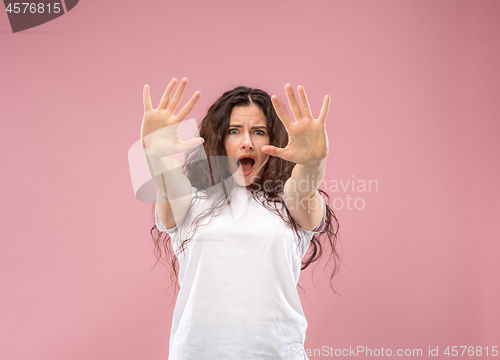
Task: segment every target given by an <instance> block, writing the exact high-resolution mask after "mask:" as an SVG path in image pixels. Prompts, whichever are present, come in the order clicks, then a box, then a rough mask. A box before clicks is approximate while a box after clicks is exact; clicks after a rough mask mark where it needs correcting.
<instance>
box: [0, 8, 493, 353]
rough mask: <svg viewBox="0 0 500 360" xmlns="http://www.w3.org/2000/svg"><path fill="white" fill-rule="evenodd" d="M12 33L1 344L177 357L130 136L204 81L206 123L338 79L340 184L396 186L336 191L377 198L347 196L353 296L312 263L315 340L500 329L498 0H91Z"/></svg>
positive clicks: (5, 127)
mask: <svg viewBox="0 0 500 360" xmlns="http://www.w3.org/2000/svg"><path fill="white" fill-rule="evenodd" d="M0 48H1V55H0V58H1V65H2V71H1V73H2V75H1V81H0V94H1V107H0V118H1V122H0V144H1V147H2V148H1V152H0V160H1V164H2V176H1V180H0V181H1V188H2V190H3V194H2V201H1V214H0V215H1V217H0V219H1V220H0V221H1V252H0V270H1V271H0V274H1V275H0V289H1V290H0V291H1V296H0V311H1V313H0V327H1V328H0V339H1V341H0V358H2V359H16V360H24V359H38V360H45V359H47V360H49V359H50V360H66V359H71V360H79V359H81V360H87V359H98V360H101V359H102V360H104V359H120V360H128V359H130V360H136V359H148V360H159V359H166V358H167V355H168V338H169V335H170V325H171V316H172V312H173V305H171V302H172V300H173V299H172V295H171V293H170V290H169V289H167V284H168V270H167V269H166V268H165V267H157V268H155V269H154V270H151V267H152V265H153V264H154V261H155V257H154V254H153V246H152V241H151V240H150V235H149V229H150V227H151V226H152V221H153V220H152V215H151V204H146V203H141V202H139V201H137V200H136V199H135V197H134V193H133V189H132V184H131V180H130V174H129V169H128V163H127V159H128V156H127V152H128V149H129V147H130V146H131V145H132V144H133V143H134V142H135V141H137V140H138V139H139V131H140V125H141V121H142V114H143V105H142V87H143V85H144V84H146V83H148V84H150V86H151V91H152V99H153V104H154V106H157V104H158V101H159V99H160V97H161V95H162V93H163V91H164V89H165V87H166V85H167V84H168V81H169V80H170V79H171V78H172V77H177V78H178V79H180V78H182V77H183V76H186V77H187V78H188V79H189V80H190V82H189V84H188V92H189V95H188V96H190V95H191V94H192V93H193V92H194V91H196V90H199V91H201V94H202V96H201V99H200V101H199V103H198V104H197V106H196V108H195V109H194V111H193V112H192V113H191V114H190V115H191V116H192V117H195V118H196V119H197V120H201V118H202V117H203V115H204V113H205V112H206V110H207V107H208V105H209V104H210V103H211V102H212V101H214V100H215V99H216V98H217V97H218V96H219V95H220V94H221V93H222V92H223V91H224V90H227V89H230V88H231V87H233V86H235V85H239V84H247V85H250V86H255V87H261V88H263V89H264V90H267V91H268V92H270V93H271V94H276V95H278V96H279V97H280V98H281V99H285V96H284V90H283V86H284V85H285V83H287V82H290V83H291V84H292V85H293V86H294V87H295V88H296V87H297V85H299V84H301V85H304V87H305V89H306V91H307V92H308V96H309V99H310V101H311V106H312V109H313V114H316V115H317V114H319V109H320V107H321V103H322V100H323V96H324V95H326V94H329V95H330V96H331V97H332V107H331V110H330V113H329V115H328V120H327V121H328V134H329V140H330V155H329V163H328V173H327V180H328V181H332V180H339V181H340V180H343V181H344V183H345V182H346V181H347V180H352V179H353V176H354V179H356V180H358V179H363V180H377V181H378V184H379V188H378V191H374V190H373V189H372V192H367V193H360V192H352V191H351V190H352V189H349V190H347V191H346V192H344V191H340V192H332V193H330V196H331V197H332V199H333V198H336V197H342V198H345V197H346V196H347V195H350V196H351V197H353V198H356V197H362V198H363V199H364V200H365V204H366V205H365V207H364V209H362V210H356V209H353V210H349V209H347V208H345V207H344V208H343V209H338V210H337V215H338V217H339V219H340V222H341V237H342V244H343V250H344V262H345V264H346V267H343V268H342V270H341V274H340V275H339V276H338V277H337V278H336V283H335V284H336V286H337V289H338V291H339V292H340V293H342V296H337V295H335V294H334V293H333V292H332V291H331V290H329V288H328V283H327V281H328V276H329V271H323V270H322V266H321V264H320V266H317V267H316V269H315V271H314V283H313V281H312V275H313V272H312V268H309V269H307V270H306V271H304V272H303V273H302V275H301V279H300V282H299V283H300V284H301V285H302V286H303V287H304V288H305V290H306V293H305V294H303V293H302V292H301V293H300V294H301V298H302V305H303V308H304V312H305V314H306V317H307V319H308V323H309V329H308V333H307V339H306V344H305V345H306V346H305V347H306V348H308V349H314V348H321V347H323V346H328V347H333V348H334V349H344V348H349V346H351V347H355V346H368V347H369V348H371V349H380V348H382V347H383V348H384V349H387V348H390V349H392V350H393V352H395V351H396V350H397V349H423V351H424V353H423V354H424V356H423V358H426V357H427V356H426V355H427V351H428V348H429V346H430V347H432V348H435V347H436V346H439V352H440V356H439V357H442V358H448V357H447V356H445V355H443V354H442V352H443V351H444V349H445V348H446V346H453V345H456V346H466V345H467V346H482V347H486V346H488V347H489V349H491V347H492V346H495V345H496V346H499V345H500V308H499V306H498V304H499V300H500V290H499V283H500V273H499V267H500V266H499V265H498V255H499V250H500V245H499V241H498V240H499V231H498V229H497V227H496V225H497V223H498V215H499V213H500V212H499V210H500V209H499V202H500V196H499V195H500V192H499V188H498V185H499V183H500V169H499V166H498V165H499V154H500V151H499V150H500V149H499V147H500V146H499V143H498V138H499V130H500V124H499V122H498V120H499V108H498V104H497V103H496V101H498V99H499V97H500V88H499V84H500V70H499V63H500V3H499V2H498V1H456V0H453V1H422V0H419V1H399V0H397V1H307V2H306V1H274V2H273V1H251V2H250V1H247V2H240V1H212V2H204V1H113V2H108V1H97V0H92V1H91V0H87V1H81V2H80V3H79V4H78V5H77V6H76V7H75V8H74V9H73V10H72V11H70V12H69V13H68V14H66V15H64V16H62V17H60V18H58V19H56V20H54V21H52V22H49V23H47V24H44V25H41V26H39V27H37V28H34V29H31V30H27V31H24V32H21V33H18V34H12V33H11V31H10V26H9V24H8V20H7V15H6V13H4V12H2V14H0ZM188 96H185V98H184V100H183V103H184V102H185V101H186V100H187V98H188ZM338 204H339V202H337V205H338ZM358 204H359V203H358ZM484 352H485V350H484V349H483V354H484ZM490 355H491V354H490ZM499 356H500V355H499ZM360 357H363V356H360ZM465 357H467V356H465ZM490 357H491V356H490ZM311 358H312V359H315V358H316V359H319V358H328V357H324V356H323V357H320V356H313V357H311Z"/></svg>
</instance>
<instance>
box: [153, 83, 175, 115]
mask: <svg viewBox="0 0 500 360" xmlns="http://www.w3.org/2000/svg"><path fill="white" fill-rule="evenodd" d="M175 85H177V79H176V78H173V79H172V80H170V83H169V84H168V86H167V88H166V89H165V92H164V93H163V96H162V97H161V100H160V105H158V109H160V110H165V109H166V108H167V104H168V102H169V101H170V95H171V94H172V91H173V90H174V88H175Z"/></svg>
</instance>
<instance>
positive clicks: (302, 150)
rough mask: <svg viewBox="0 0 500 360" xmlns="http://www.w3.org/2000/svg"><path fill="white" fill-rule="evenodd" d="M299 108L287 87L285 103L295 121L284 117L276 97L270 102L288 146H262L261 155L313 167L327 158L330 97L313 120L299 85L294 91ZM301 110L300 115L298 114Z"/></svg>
mask: <svg viewBox="0 0 500 360" xmlns="http://www.w3.org/2000/svg"><path fill="white" fill-rule="evenodd" d="M297 90H298V92H299V98H300V103H301V106H299V104H298V103H297V100H296V99H295V95H294V93H293V89H292V86H291V85H290V84H286V85H285V92H286V95H287V98H288V104H289V105H290V109H291V110H292V113H293V116H294V118H295V122H293V121H292V120H291V119H290V117H289V116H288V114H287V112H286V110H285V109H284V108H283V105H281V103H280V101H279V100H278V98H277V97H276V96H274V95H273V96H272V98H271V100H272V102H273V105H274V109H275V110H276V113H277V114H278V117H279V118H280V120H281V122H282V123H283V125H285V128H286V131H287V132H288V144H287V146H286V147H285V148H277V147H275V146H272V145H266V146H263V147H262V152H264V153H266V154H269V155H273V156H278V157H280V158H282V159H284V160H288V161H291V162H294V163H296V164H301V165H313V164H316V163H318V162H320V161H321V160H323V159H325V158H326V157H327V155H328V137H327V134H326V126H325V121H326V115H327V114H328V108H329V107H330V97H329V96H328V95H327V96H325V100H324V101H323V107H322V108H321V112H320V115H319V117H318V119H314V118H313V116H312V114H311V110H310V108H309V102H308V101H307V97H306V93H305V90H304V88H303V87H302V86H299V87H298V88H297ZM301 108H302V112H301Z"/></svg>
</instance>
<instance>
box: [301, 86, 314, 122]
mask: <svg viewBox="0 0 500 360" xmlns="http://www.w3.org/2000/svg"><path fill="white" fill-rule="evenodd" d="M297 91H298V92H299V98H300V105H301V106H302V113H303V114H304V117H306V118H309V119H312V118H313V117H312V114H311V109H310V107H309V101H307V95H306V90H305V89H304V87H303V86H302V85H299V87H297Z"/></svg>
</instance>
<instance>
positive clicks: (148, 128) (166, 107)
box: [141, 78, 203, 158]
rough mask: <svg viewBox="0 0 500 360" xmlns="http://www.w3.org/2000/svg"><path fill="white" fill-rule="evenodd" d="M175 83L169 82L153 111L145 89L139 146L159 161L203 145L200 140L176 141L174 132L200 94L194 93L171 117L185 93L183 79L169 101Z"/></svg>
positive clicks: (185, 81) (184, 79)
mask: <svg viewBox="0 0 500 360" xmlns="http://www.w3.org/2000/svg"><path fill="white" fill-rule="evenodd" d="M176 84H177V79H172V80H171V81H170V83H169V84H168V86H167V89H166V90H165V93H164V94H163V96H162V98H161V100H160V104H159V105H158V107H157V108H156V109H153V107H152V105H151V97H150V93H149V85H145V86H144V92H143V97H144V118H143V121H142V127H141V139H142V146H143V147H144V148H145V149H147V151H148V155H149V156H150V157H155V158H162V157H166V156H170V155H174V154H178V153H181V152H183V151H185V150H187V149H190V148H194V147H196V146H198V145H200V144H202V143H203V139H202V138H200V137H197V138H193V139H190V140H186V141H182V140H181V139H180V138H179V135H178V133H177V129H178V128H179V125H180V123H181V121H182V120H184V119H185V118H186V116H187V115H188V114H189V113H190V112H191V110H192V109H193V107H194V105H195V104H196V102H197V101H198V99H199V98H200V92H199V91H197V92H195V93H194V94H193V96H192V97H191V99H190V100H189V101H188V102H187V103H186V105H184V107H183V108H182V109H181V110H180V111H179V113H178V114H176V115H174V112H175V110H176V109H177V106H178V105H179V103H180V101H181V99H182V95H183V94H184V90H185V88H186V84H187V79H186V78H183V79H182V80H181V82H180V85H179V87H178V88H177V91H176V92H175V94H174V96H173V97H172V98H170V96H171V94H172V91H173V89H174V87H175V85H176Z"/></svg>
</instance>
